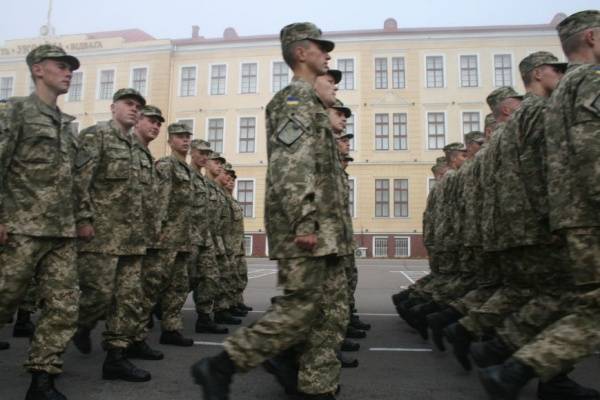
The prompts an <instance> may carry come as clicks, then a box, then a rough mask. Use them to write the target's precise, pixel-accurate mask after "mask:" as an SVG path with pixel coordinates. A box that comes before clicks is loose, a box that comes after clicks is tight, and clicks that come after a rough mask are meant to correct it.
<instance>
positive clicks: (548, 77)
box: [537, 65, 564, 92]
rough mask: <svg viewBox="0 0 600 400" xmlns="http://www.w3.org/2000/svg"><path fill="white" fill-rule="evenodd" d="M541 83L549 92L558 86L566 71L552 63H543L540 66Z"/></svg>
mask: <svg viewBox="0 0 600 400" xmlns="http://www.w3.org/2000/svg"><path fill="white" fill-rule="evenodd" d="M537 73H538V74H539V75H538V76H539V79H540V83H541V84H542V86H543V87H544V89H546V90H547V91H548V92H552V91H553V90H554V89H556V87H557V86H558V82H560V80H561V78H562V77H563V75H564V73H563V72H562V71H561V70H560V69H559V68H557V67H554V66H552V65H542V66H541V67H538V71H537Z"/></svg>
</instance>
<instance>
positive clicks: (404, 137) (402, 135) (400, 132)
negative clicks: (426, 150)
mask: <svg viewBox="0 0 600 400" xmlns="http://www.w3.org/2000/svg"><path fill="white" fill-rule="evenodd" d="M392 122H393V134H394V150H406V149H407V148H408V134H407V129H406V114H404V113H395V114H394V116H393V121H392Z"/></svg>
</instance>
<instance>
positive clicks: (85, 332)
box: [73, 326, 92, 354]
mask: <svg viewBox="0 0 600 400" xmlns="http://www.w3.org/2000/svg"><path fill="white" fill-rule="evenodd" d="M73 344H74V345H75V347H77V350H79V351H80V352H81V353H82V354H90V353H91V352H92V338H91V337H90V330H89V329H87V328H83V327H81V326H80V327H78V328H77V331H76V332H75V335H73Z"/></svg>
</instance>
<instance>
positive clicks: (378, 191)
mask: <svg viewBox="0 0 600 400" xmlns="http://www.w3.org/2000/svg"><path fill="white" fill-rule="evenodd" d="M375 216H376V217H389V216H390V181H389V180H387V179H375Z"/></svg>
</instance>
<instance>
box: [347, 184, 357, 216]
mask: <svg viewBox="0 0 600 400" xmlns="http://www.w3.org/2000/svg"><path fill="white" fill-rule="evenodd" d="M354 186H355V183H354V178H350V179H348V205H349V208H350V210H349V211H350V216H351V217H352V218H354V217H355V215H354Z"/></svg>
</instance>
